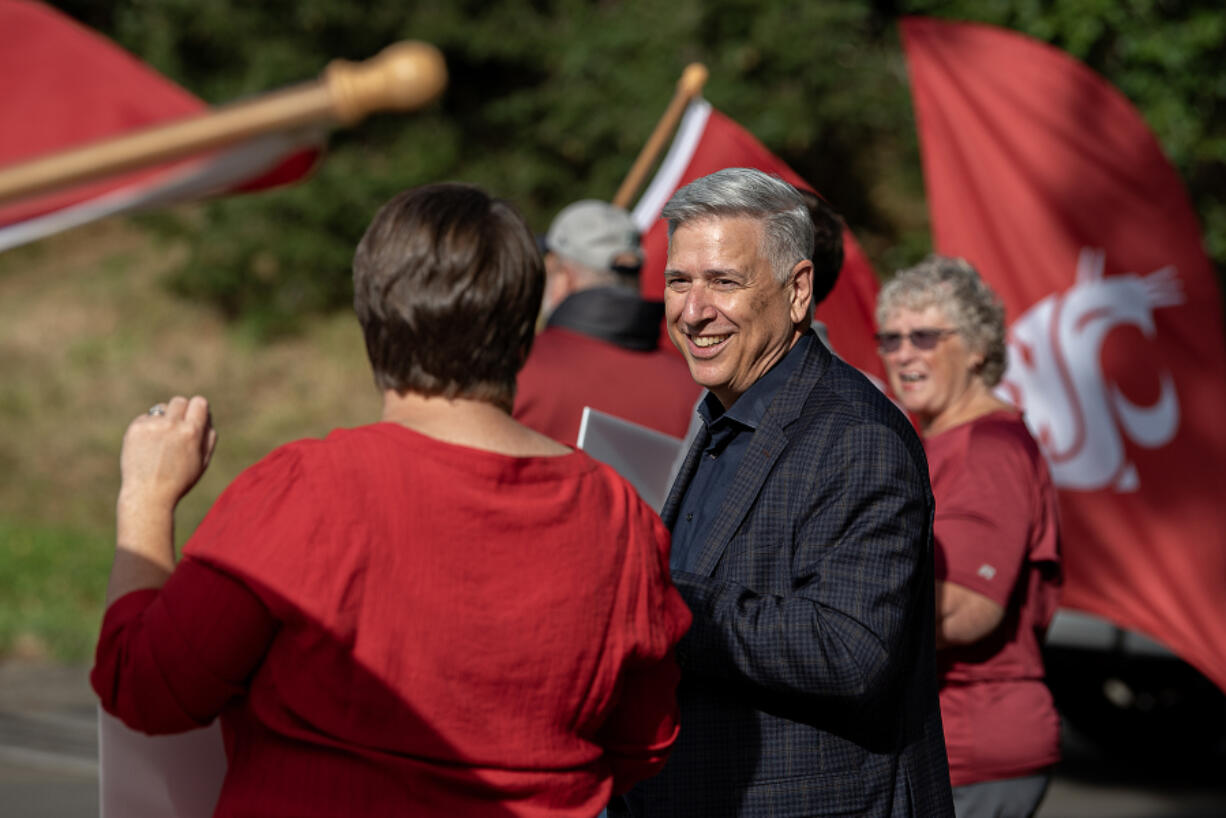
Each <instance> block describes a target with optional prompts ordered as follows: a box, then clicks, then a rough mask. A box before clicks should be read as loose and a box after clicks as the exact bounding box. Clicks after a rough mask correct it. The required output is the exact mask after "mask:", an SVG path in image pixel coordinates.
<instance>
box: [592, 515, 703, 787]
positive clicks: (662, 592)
mask: <svg viewBox="0 0 1226 818" xmlns="http://www.w3.org/2000/svg"><path fill="white" fill-rule="evenodd" d="M635 512H636V513H637V515H638V517H639V519H638V520H636V521H635V522H636V523H637V525H635V526H634V527H633V528H632V530H633V531H637V532H641V533H640V534H639V536H638V538H637V539H638V540H639V542H638V543H636V544H634V545H633V546H632V547H631V549H630V554H631V555H633V556H631V557H630V559H631V560H632V561H633V562H635V563H637V567H638V568H639V570H638V572H637V576H634V575H631V576H630V577H628V578H627V581H626V583H625V585H626V587H625V588H624V589H623V594H625V595H626V597H628V601H629V603H630V604H629V605H628V607H627V610H628V612H629V614H630V622H629V623H628V627H629V629H630V630H631V632H632V633H634V634H635V635H636V636H635V646H634V648H633V651H632V655H631V656H629V657H628V659H627V662H626V664H625V666H624V668H623V670H622V674H621V679H620V680H619V684H618V690H617V694H616V703H615V704H614V706H613V709H612V711H611V713H610V714H609V717H608V719H607V720H606V722H605V724H604V726H603V728H602V729H601V732H600V741H601V743H602V744H603V745H604V748H605V754H606V757H607V758H608V760H609V764H610V766H611V767H612V768H613V792H614V793H615V794H621V793H624V792H626V791H627V790H629V789H630V787H631V786H632V785H634V784H635V783H636V782H638V781H641V780H643V779H645V778H649V777H651V776H653V775H655V774H656V773H658V772H659V771H660V769H661V768H662V767H663V766H664V762H665V761H666V760H667V758H668V753H669V751H670V750H671V749H672V746H673V743H674V742H675V741H676V740H677V735H678V733H679V731H680V714H679V712H678V708H677V683H678V682H679V681H680V679H681V671H680V668H679V667H678V666H677V661H676V659H675V657H674V655H673V649H674V647H675V646H676V644H677V642H678V641H680V639H681V637H682V636H683V635H684V634H685V631H686V630H687V629H688V628H689V626H690V620H691V616H690V611H689V609H688V608H687V607H686V606H685V602H684V601H682V599H681V594H679V593H678V592H677V589H676V588H675V587H673V584H672V580H671V579H670V578H669V572H668V549H669V534H668V529H666V528H665V527H664V524H663V523H661V522H660V519H659V517H657V516H656V514H655V512H653V511H651V509H649V508H648V507H647V506H646V504H644V503H642V502H639V503H637V504H636V509H635Z"/></svg>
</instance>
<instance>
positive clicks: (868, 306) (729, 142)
mask: <svg viewBox="0 0 1226 818" xmlns="http://www.w3.org/2000/svg"><path fill="white" fill-rule="evenodd" d="M732 167H744V168H756V169H758V170H762V171H766V172H767V173H774V174H777V175H778V176H780V177H781V178H783V179H785V180H786V181H788V182H789V183H791V184H793V185H795V186H796V187H800V188H804V189H806V190H811V191H813V192H815V193H817V192H818V191H817V190H816V188H814V187H813V186H812V185H811V184H809V183H808V182H806V181H805V180H804V179H801V178H800V177H799V176H798V175H796V173H795V172H794V171H793V170H792V169H791V168H789V167H788V166H787V165H786V164H784V162H783V160H782V159H780V158H779V157H777V156H775V155H774V154H772V153H771V152H770V151H768V150H767V149H766V148H765V147H764V146H763V145H762V143H761V142H759V141H758V140H757V139H755V138H754V137H753V136H752V135H751V134H750V133H749V132H748V131H746V130H745V129H744V128H742V127H741V126H740V125H738V124H736V123H735V122H733V121H732V120H731V119H729V118H728V117H726V116H724V115H723V114H721V113H720V112H719V111H716V110H715V109H714V108H712V107H711V105H710V103H708V102H706V101H705V100H702V99H698V100H695V101H694V102H691V103H690V105H689V107H688V108H687V109H686V112H685V116H684V117H683V118H682V120H681V124H680V125H679V126H678V128H677V135H676V137H674V139H673V144H672V147H671V148H669V151H668V154H667V155H666V156H665V157H664V160H663V161H662V162H661V163H660V168H659V170H658V171H656V175H655V177H654V178H653V179H652V181H651V184H650V185H648V187H647V189H646V190H645V191H644V192H643V196H642V198H640V199H639V203H638V205H637V206H636V207H635V208H634V214H633V215H634V221H635V223H636V224H637V225H638V226H639V229H640V230H641V231H642V232H643V251H644V255H645V256H646V262H645V264H644V267H643V272H642V276H641V278H642V288H643V295H644V297H645V298H651V299H655V300H659V299H661V298H663V297H664V265H665V261H666V260H667V258H668V228H667V225H666V224H665V223H664V221H662V220H661V219H660V211H661V210H662V209H663V207H664V205H665V204H666V203H667V202H668V200H669V198H670V197H671V196H672V195H673V193H674V192H675V191H676V190H677V189H678V188H680V187H683V186H684V185H687V184H689V183H690V182H692V181H694V180H695V179H697V178H699V177H700V176H706V175H707V174H709V173H714V172H715V171H717V170H723V169H724V168H732ZM832 204H833V205H834V206H835V208H836V209H837V208H838V203H837V202H832ZM843 251H844V259H843V269H842V271H841V272H840V273H839V279H838V282H837V283H836V284H835V287H834V290H833V291H832V292H831V293H830V295H828V296H827V297H826V300H825V301H823V302H822V303H821V305H819V306H818V308H817V312H816V316H817V318H818V320H820V321H823V322H824V323H825V324H826V327H827V331H828V332H829V336H830V344H831V346H832V347H834V349H835V351H836V352H838V354H839V355H840V356H841V357H842V358H843V359H844V360H846V361H847V362H848V363H850V364H852V365H853V366H856V367H858V368H859V369H861V370H862V371H864V372H866V373H868V374H871V375H875V376H877V377H881V376H882V375H883V374H884V372H883V370H882V368H881V359H880V358H879V357H878V355H877V350H876V347H875V345H874V342H873V331H874V329H873V326H874V319H873V310H874V307H875V304H876V300H877V290H878V288H879V285H878V283H877V277H876V276H875V275H874V274H873V269H872V267H871V266H870V265H869V263H868V260H867V259H866V258H865V257H864V253H863V251H861V249H860V246H859V245H858V244H857V243H856V240H855V238H854V237H853V236H852V234H851V231H850V230H847V229H844V231H843ZM664 344H666V345H667V346H668V347H669V348H671V347H672V345H671V343H669V342H668V341H667V340H665V341H664Z"/></svg>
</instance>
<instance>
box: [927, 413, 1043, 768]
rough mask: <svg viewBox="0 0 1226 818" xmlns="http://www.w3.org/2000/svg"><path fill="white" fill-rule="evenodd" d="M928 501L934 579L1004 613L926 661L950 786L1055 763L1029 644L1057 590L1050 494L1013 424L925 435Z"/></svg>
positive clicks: (1038, 657)
mask: <svg viewBox="0 0 1226 818" xmlns="http://www.w3.org/2000/svg"><path fill="white" fill-rule="evenodd" d="M924 449H925V451H926V453H927V455H928V468H929V471H930V474H931V478H932V492H933V495H934V496H935V498H936V519H935V522H934V531H935V534H936V555H935V559H936V577H937V579H939V580H944V581H946V582H952V583H955V584H957V585H961V586H963V587H965V588H969V589H970V590H972V591H975V592H977V593H980V594H982V595H984V596H986V597H988V598H989V599H991V600H992V601H994V602H996V603H997V604H999V605H1001V606H1002V607H1003V608H1005V619H1004V621H1003V622H1002V624H1001V626H1000V627H999V628H997V629H996V631H994V632H993V633H992V634H991V635H989V636H988V637H987V638H985V639H983V640H981V641H980V642H977V643H976V644H974V645H967V646H962V647H954V648H948V649H945V650H942V651H940V652H939V653H938V654H937V661H938V666H939V672H940V676H941V691H940V693H941V719H942V721H943V722H944V725H945V744H946V750H947V751H948V754H949V768H950V774H951V778H952V781H953V785H954V786H956V787H957V786H963V785H965V784H971V783H974V782H977V781H987V780H995V779H1000V778H1014V777H1017V776H1023V775H1030V774H1032V773H1034V772H1036V771H1038V770H1040V769H1042V768H1043V767H1046V766H1049V765H1051V764H1053V763H1055V762H1056V761H1058V760H1059V742H1060V735H1059V719H1058V717H1057V714H1056V710H1055V706H1054V704H1053V703H1052V698H1051V694H1050V692H1049V691H1048V689H1047V686H1046V685H1045V684H1044V682H1043V657H1042V653H1041V643H1042V638H1043V634H1044V633H1045V631H1046V628H1047V625H1048V624H1049V623H1050V621H1051V617H1052V615H1053V614H1054V613H1055V609H1056V604H1057V601H1058V598H1059V590H1060V523H1059V516H1058V509H1057V505H1056V490H1055V487H1054V486H1053V484H1052V482H1051V476H1050V475H1049V473H1048V470H1047V464H1046V463H1045V462H1044V460H1043V456H1042V453H1041V452H1040V451H1039V447H1038V445H1037V444H1036V443H1035V441H1034V439H1033V438H1032V437H1031V436H1030V433H1029V431H1028V430H1027V429H1026V425H1025V423H1024V422H1023V421H1022V419H1021V417H1020V416H1019V415H1018V414H1017V413H1015V412H1012V411H999V412H994V413H991V414H988V415H984V416H983V417H980V418H976V419H975V420H972V421H970V422H968V423H965V424H962V425H960V426H956V427H954V428H952V429H949V430H947V431H945V432H942V433H940V434H938V435H934V436H932V437H929V438H927V439H925V441H924Z"/></svg>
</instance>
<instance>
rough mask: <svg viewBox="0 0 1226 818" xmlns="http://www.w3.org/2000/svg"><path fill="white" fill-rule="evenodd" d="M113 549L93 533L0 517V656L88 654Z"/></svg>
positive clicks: (75, 658)
mask: <svg viewBox="0 0 1226 818" xmlns="http://www.w3.org/2000/svg"><path fill="white" fill-rule="evenodd" d="M113 554H114V546H113V545H111V543H110V542H109V541H106V540H104V539H100V538H98V537H96V536H92V535H88V534H83V533H81V532H78V531H74V530H68V529H62V528H51V527H46V526H40V525H27V524H24V523H17V522H13V521H10V520H0V600H3V602H2V603H0V656H3V655H11V654H13V653H17V654H19V655H21V654H26V655H29V654H33V655H35V656H45V657H47V658H55V659H59V660H62V661H68V662H81V661H84V660H85V659H87V658H88V657H89V655H90V651H91V650H92V648H93V644H94V641H95V640H96V639H97V637H98V624H99V623H100V622H101V621H102V602H103V590H104V589H105V587H106V576H107V572H108V570H109V567H110V564H111V556H112V555H113Z"/></svg>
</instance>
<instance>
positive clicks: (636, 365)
mask: <svg viewBox="0 0 1226 818" xmlns="http://www.w3.org/2000/svg"><path fill="white" fill-rule="evenodd" d="M700 392H702V387H700V386H699V385H698V384H696V383H694V379H693V378H691V377H690V370H689V367H687V366H686V365H685V361H684V360H682V358H681V356H680V355H676V354H674V353H672V352H669V351H667V350H664V349H653V350H650V351H641V350H634V349H625V348H624V347H620V346H618V345H616V344H613V343H610V342H608V341H602V340H599V339H597V338H592V337H589V336H587V335H583V334H581V333H578V332H573V331H571V330H567V329H562V328H561V327H548V328H547V329H545V330H544V331H543V332H541V334H540V335H538V336H537V337H536V340H535V341H534V342H533V344H532V354H530V355H529V356H528V362H527V363H526V364H525V365H524V368H523V370H522V371H521V372H520V373H519V380H518V386H517V390H516V394H515V411H514V413H513V414H514V416H515V419H516V420H518V421H519V422H520V423H522V424H524V425H525V426H530V427H532V428H533V429H535V430H537V431H538V432H540V433H541V434H543V435H547V436H549V437H551V438H553V439H554V440H556V441H558V442H560V443H564V444H566V445H567V446H574V445H575V440H576V438H577V437H578V435H579V419H580V418H581V417H582V415H583V407H584V406H590V407H592V408H593V409H599V410H600V411H601V412H605V413H607V414H610V415H616V416H617V417H619V418H621V419H623V420H628V421H631V422H633V423H637V424H639V425H640V426H646V427H648V428H650V429H655V430H656V431H659V432H663V433H664V434H666V435H672V436H673V437H677V438H682V437H685V432H686V429H688V428H689V425H690V420H691V419H693V417H694V404H695V403H696V402H697V400H698V395H699V393H700Z"/></svg>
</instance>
